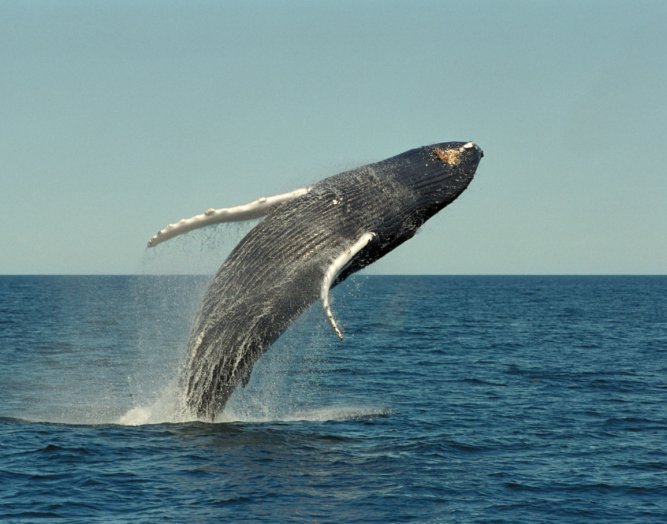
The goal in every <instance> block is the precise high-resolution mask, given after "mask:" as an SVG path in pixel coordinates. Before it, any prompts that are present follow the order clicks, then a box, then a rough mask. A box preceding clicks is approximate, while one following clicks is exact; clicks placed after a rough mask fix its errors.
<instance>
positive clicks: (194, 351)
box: [148, 142, 483, 420]
mask: <svg viewBox="0 0 667 524" xmlns="http://www.w3.org/2000/svg"><path fill="white" fill-rule="evenodd" d="M482 156H483V152H482V150H481V149H480V148H479V147H478V146H477V145H476V144H474V143H473V142H446V143H440V144H434V145H430V146H424V147H420V148H417V149H412V150H410V151H406V152H405V153H401V154H399V155H397V156H394V157H391V158H388V159H386V160H382V161H380V162H376V163H373V164H368V165H364V166H362V167H359V168H356V169H353V170H351V171H346V172H343V173H340V174H338V175H335V176H332V177H329V178H325V179H324V180H322V181H320V182H318V183H316V184H314V185H312V186H308V187H304V188H300V189H297V190H295V191H292V192H290V193H285V194H281V195H276V196H272V197H265V198H260V199H258V200H255V201H254V202H251V203H249V204H245V205H242V206H237V207H231V208H222V209H208V210H207V211H206V212H204V213H203V214H201V215H197V216H194V217H192V218H189V219H183V220H181V221H180V222H177V223H175V224H170V225H168V226H167V227H165V228H164V229H162V230H160V231H159V232H158V233H157V234H156V235H155V236H153V237H152V238H151V239H150V241H149V242H148V246H149V247H153V246H155V245H157V244H159V243H160V242H163V241H164V240H167V239H169V238H172V237H174V236H176V235H179V234H182V233H185V232H187V231H191V230H193V229H197V228H200V227H204V226H207V225H209V224H216V223H220V222H231V221H239V220H247V219H251V218H260V217H264V219H263V220H262V221H261V222H260V223H259V224H258V225H256V226H255V227H254V228H253V229H252V230H251V231H250V232H249V233H248V234H247V235H246V236H245V237H244V238H243V239H242V240H241V241H240V242H239V244H238V245H237V246H236V247H235V248H234V249H233V251H232V252H231V254H230V255H229V257H228V258H227V259H226V260H225V261H224V263H223V264H222V266H221V267H220V269H219V270H218V272H217V274H216V275H215V277H214V279H213V282H212V283H211V284H210V286H209V288H208V291H207V292H206V294H205V296H204V299H203V302H202V305H201V308H200V310H199V313H198V315H197V318H196V319H195V322H194V325H193V329H192V332H191V334H190V339H189V342H188V355H187V364H186V366H185V367H184V371H183V374H182V376H181V388H182V390H183V395H184V407H185V409H187V410H188V411H189V412H191V414H193V415H195V416H197V417H199V418H202V419H208V420H213V419H214V418H215V416H216V415H218V414H219V413H221V412H222V410H223V409H224V406H225V403H226V402H227V400H228V399H229V397H230V395H231V394H232V392H233V391H234V389H235V388H236V387H237V386H238V385H239V384H241V383H242V384H243V385H245V384H247V382H248V380H249V379H250V374H251V372H252V367H253V365H254V364H255V362H256V361H257V359H259V357H260V356H261V355H262V354H263V353H264V352H265V351H266V350H267V349H268V348H269V347H270V346H271V344H273V342H275V341H276V339H277V338H278V337H279V336H280V335H281V334H282V333H283V332H284V331H285V330H286V329H287V327H288V326H289V325H290V324H291V323H292V322H293V321H294V320H295V319H296V318H297V317H298V316H299V315H301V314H302V313H303V312H304V311H305V310H306V309H307V308H308V307H309V306H310V305H311V304H312V303H313V302H315V301H316V300H318V299H321V300H322V305H323V308H324V313H325V315H326V317H327V320H328V322H329V324H330V325H331V327H332V329H333V331H334V332H335V333H336V335H337V336H338V337H339V338H340V339H342V338H343V332H342V329H341V327H340V326H339V324H338V322H337V321H336V319H335V317H334V315H333V313H332V311H331V306H330V303H329V290H330V289H331V288H332V287H334V286H335V285H337V284H338V283H340V282H342V281H343V280H345V279H346V278H347V277H348V276H349V275H351V274H352V273H354V272H355V271H358V270H360V269H362V268H363V267H365V266H367V265H369V264H371V263H372V262H374V261H376V260H378V259H379V258H381V257H382V256H384V255H385V254H387V253H388V252H389V251H391V250H392V249H394V248H396V247H397V246H399V245H400V244H402V243H403V242H405V241H406V240H408V239H410V238H411V237H412V236H413V235H414V234H415V233H416V231H417V229H418V228H419V227H420V226H421V225H422V224H423V223H424V222H425V221H426V220H428V219H429V218H430V217H432V216H433V215H434V214H436V213H437V212H438V211H440V210H441V209H442V208H444V207H445V206H446V205H448V204H450V203H451V202H453V201H454V200H455V199H456V198H457V197H458V196H459V195H460V194H461V193H462V192H463V190H464V189H465V188H466V187H468V184H469V183H470V182H471V181H472V179H473V176H474V174H475V171H476V169H477V166H478V164H479V161H480V159H481V158H482Z"/></svg>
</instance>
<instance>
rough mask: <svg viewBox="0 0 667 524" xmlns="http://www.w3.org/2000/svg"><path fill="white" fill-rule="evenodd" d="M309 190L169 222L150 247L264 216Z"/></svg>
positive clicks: (153, 238)
mask: <svg viewBox="0 0 667 524" xmlns="http://www.w3.org/2000/svg"><path fill="white" fill-rule="evenodd" d="M308 191H310V187H301V188H299V189H296V190H294V191H290V192H289V193H283V194H281V195H274V196H270V197H262V198H258V199H257V200H255V201H253V202H249V203H247V204H243V205H241V206H236V207H223V208H220V209H213V208H211V209H208V210H206V211H205V212H204V213H202V214H201V215H195V216H193V217H192V218H184V219H183V220H179V221H178V222H176V223H175V224H169V225H168V226H165V227H164V228H162V229H160V231H158V232H157V233H156V234H155V235H154V236H153V237H152V238H151V239H150V240H149V241H148V247H154V246H156V245H158V244H159V243H160V242H164V241H165V240H169V239H170V238H174V237H175V236H178V235H182V234H183V233H187V232H188V231H192V230H193V229H199V228H200V227H205V226H210V225H211V224H219V223H221V222H240V221H243V220H251V219H253V218H260V217H263V216H264V215H266V214H267V213H269V212H270V211H271V210H272V209H273V208H274V207H276V206H277V205H278V204H282V203H283V202H287V201H288V200H293V199H295V198H297V197H300V196H302V195H305V194H306V193H308Z"/></svg>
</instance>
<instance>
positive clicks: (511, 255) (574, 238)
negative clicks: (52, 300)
mask: <svg viewBox="0 0 667 524" xmlns="http://www.w3.org/2000/svg"><path fill="white" fill-rule="evenodd" d="M666 26H667V2H664V1H662V0H656V1H626V2H614V1H609V0H601V1H581V0H577V1H553V2H541V1H536V0H526V1H506V2H501V1H486V2H462V1H456V2H444V1H439V2H436V1H430V2H428V1H412V0H411V1H401V2H379V1H378V2H370V1H367V2H364V1H358V0H357V1H336V2H318V1H300V2H296V1H286V2H269V1H263V2H252V1H251V2H233V3H232V2H199V1H182V2H166V1H104V2H102V1H97V2H95V1H88V0H86V1H84V0H81V1H61V2H54V1H43V2H38V1H26V0H22V1H18V0H16V1H11V0H6V1H3V2H1V3H0V66H1V67H0V70H1V71H2V76H1V77H0V177H1V181H0V183H1V185H0V188H1V189H0V223H1V226H0V274H4V273H75V274H78V273H138V272H153V271H160V272H163V271H167V272H171V271H175V272H186V273H187V272H189V271H213V270H214V269H215V268H216V267H217V266H218V265H219V264H220V263H221V262H222V257H224V252H225V250H227V249H229V248H230V247H231V246H232V245H233V243H234V242H236V241H237V239H238V238H239V236H240V235H241V232H240V231H239V229H238V228H234V227H231V228H227V229H226V230H225V229H222V230H217V231H215V232H214V233H213V234H211V233H199V234H195V235H194V236H193V237H192V238H183V239H175V240H173V241H171V242H168V243H167V244H165V245H164V246H160V247H158V248H156V249H155V250H154V252H149V253H147V252H146V250H145V243H146V241H147V240H148V238H149V237H150V236H151V235H153V234H154V233H155V231H156V230H157V229H159V228H160V227H162V226H164V225H165V224H166V223H167V222H173V221H175V220H177V219H180V218H182V217H186V216H190V215H193V214H196V213H199V212H201V211H202V210H204V209H206V208H208V207H223V206H229V205H236V204H241V203H245V202H247V201H250V200H253V199H255V198H256V197H259V196H263V195H271V194H275V193H280V192H284V191H289V190H292V189H295V188H297V187H300V186H303V185H305V184H308V183H311V182H314V181H317V180H319V179H321V178H324V177H326V176H329V175H333V174H335V173H337V172H339V171H341V170H343V169H348V168H352V167H355V166H357V165H360V164H364V163H367V162H373V161H376V160H380V159H383V158H386V157H388V156H392V155H394V154H397V153H400V152H402V151H404V150H406V149H410V148H412V147H416V146H420V145H424V144H429V143H434V142H440V141H447V140H474V141H476V142H477V143H478V144H479V145H480V146H481V147H482V148H483V149H484V151H485V154H486V156H485V158H484V159H483V160H482V163H481V165H480V168H479V170H478V174H477V177H476V179H475V180H474V181H473V183H472V184H471V186H470V187H469V189H468V190H467V191H466V192H465V193H464V194H463V196H462V197H461V198H460V199H459V200H458V201H457V202H455V203H454V204H453V205H452V206H451V207H449V208H447V209H445V211H444V212H442V213H441V214H440V215H438V216H437V217H435V218H434V219H432V220H431V221H430V222H428V223H427V224H426V225H425V226H424V228H423V229H422V231H421V232H420V233H419V234H418V235H417V236H416V237H415V238H414V239H413V240H411V241H410V242H408V243H406V244H404V245H403V246H401V247H400V248H399V249H398V250H396V251H395V252H393V253H392V254H390V255H389V256H387V257H385V259H383V260H381V261H379V262H378V263H377V264H376V265H375V266H374V268H373V272H380V273H445V274H449V273H454V274H462V273H473V274H477V273H496V274H497V273H501V274H502V273H511V274H517V273H518V274H523V273H577V274H589V273H661V274H663V273H665V272H666V270H667V232H666V230H667V173H666V172H665V171H666V169H665V166H666V165H667V153H666V151H667V148H666V146H665V144H666V142H667V102H666V101H665V97H666V96H667V31H665V27H666ZM223 228H224V226H223Z"/></svg>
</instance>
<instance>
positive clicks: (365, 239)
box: [320, 231, 375, 340]
mask: <svg viewBox="0 0 667 524" xmlns="http://www.w3.org/2000/svg"><path fill="white" fill-rule="evenodd" d="M374 237H375V233H371V232H370V231H368V232H366V233H364V234H363V235H361V236H360V237H359V239H358V240H357V241H356V242H355V243H354V244H352V245H351V246H350V247H349V248H347V249H345V250H344V251H343V252H342V253H341V254H340V255H338V256H337V257H336V258H335V259H334V260H333V261H332V262H331V265H330V266H329V267H328V268H327V270H326V272H325V273H324V279H323V280H322V287H321V288H320V297H321V298H322V306H323V307H324V314H325V315H326V316H327V320H328V321H329V324H331V328H332V329H333V330H334V333H336V335H337V336H338V338H339V339H341V340H343V332H342V331H341V330H340V327H338V323H337V322H336V319H335V318H334V315H333V312H332V311H331V306H330V305H329V290H330V289H331V285H332V284H333V283H334V281H335V280H336V277H337V276H338V275H339V274H340V272H341V271H342V270H343V269H344V268H345V266H347V265H348V264H349V263H350V261H351V260H352V259H353V258H354V257H355V255H356V254H357V253H359V251H361V250H362V249H363V248H365V247H366V246H367V245H368V243H369V242H370V241H371V240H373V238H374Z"/></svg>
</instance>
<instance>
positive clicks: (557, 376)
mask: <svg viewBox="0 0 667 524" xmlns="http://www.w3.org/2000/svg"><path fill="white" fill-rule="evenodd" d="M206 285H207V279H206V278H204V277H185V276H180V277H175V276H174V277H172V276H168V277H167V276H164V277H157V276H109V277H99V276H83V277H75V276H68V277H51V276H48V277H47V276H45V277H32V276H30V277H28V276H26V277H14V276H11V277H10V276H7V277H0V442H2V446H1V447H0V520H1V521H3V522H40V521H47V522H50V521H63V522H82V523H83V522H86V523H87V522H157V521H168V522H185V521H188V522H220V521H233V522H258V521H264V522H302V521H305V522H507V523H516V522H605V523H606V522H624V523H625V522H661V523H663V522H667V277H664V276H661V277H639V276H637V277H537V276H534V277H492V276H489V277H470V276H466V277H448V276H444V277H441V276H433V277H431V276H395V277H389V276H357V277H355V278H353V279H351V280H349V281H348V282H346V283H344V284H343V285H341V286H339V287H338V288H336V289H335V290H334V292H333V309H334V312H335V314H336V315H337V318H338V320H339V322H340V324H341V325H342V327H343V329H344V331H345V333H346V338H345V340H344V342H342V343H341V342H339V341H338V339H337V338H336V337H335V336H334V335H333V333H332V332H331V330H330V328H329V326H328V325H327V323H326V321H325V318H324V314H323V312H322V308H321V305H318V304H316V305H314V306H313V308H311V309H310V310H309V311H308V312H307V313H306V314H305V315H304V316H303V317H302V318H300V319H299V321H298V322H297V323H296V324H295V325H294V326H292V327H291V328H290V329H289V330H288V332H287V333H285V334H284V336H283V337H281V338H280V339H279V341H278V342H277V343H276V344H275V345H274V346H273V347H272V348H271V349H270V351H269V352H268V353H267V354H265V355H264V357H262V359H261V360H260V362H259V363H258V365H257V366H256V367H255V370H254V372H253V375H252V379H251V381H250V383H249V384H248V386H247V387H246V388H244V389H241V390H239V391H238V392H237V393H235V395H234V396H233V397H232V399H231V401H230V403H229V405H228V409H227V410H226V411H225V413H224V414H223V416H222V417H221V418H220V420H218V421H217V422H216V423H204V422H198V421H184V420H179V419H178V417H177V416H176V414H175V413H174V412H173V410H171V408H170V406H171V405H172V404H171V402H172V400H173V395H174V392H175V391H176V389H175V384H176V381H177V378H178V374H179V370H180V367H181V363H182V360H183V358H184V352H185V343H186V340H187V337H188V334H189V329H190V324H191V322H192V319H193V317H194V315H195V314H196V311H197V305H198V302H199V300H200V298H201V295H202V293H203V291H204V289H205V287H206Z"/></svg>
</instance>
